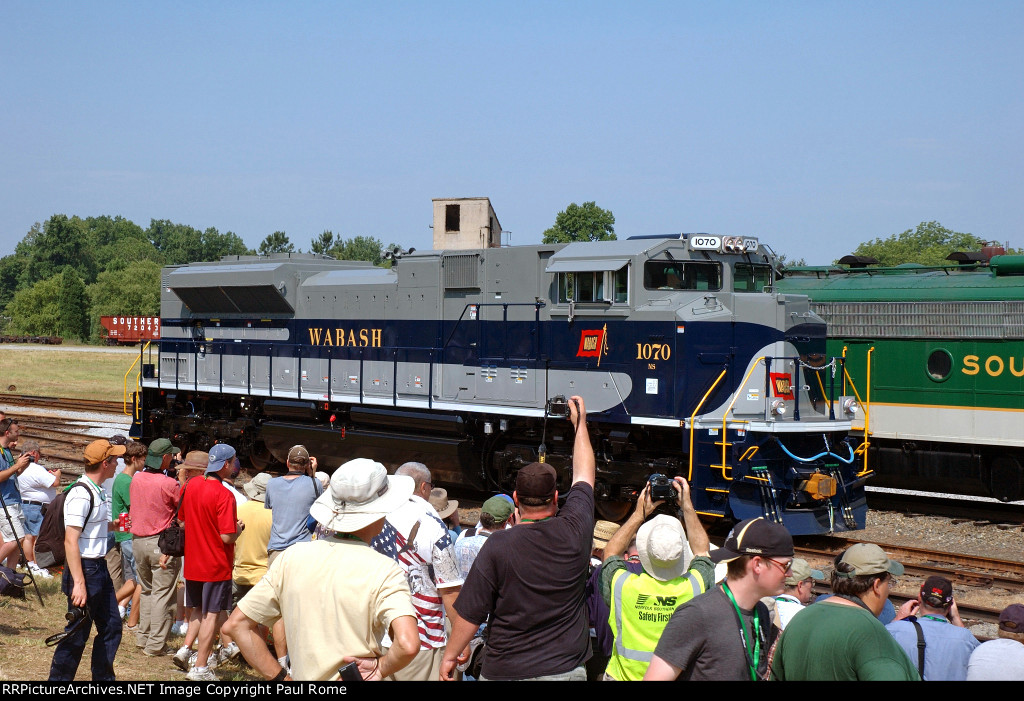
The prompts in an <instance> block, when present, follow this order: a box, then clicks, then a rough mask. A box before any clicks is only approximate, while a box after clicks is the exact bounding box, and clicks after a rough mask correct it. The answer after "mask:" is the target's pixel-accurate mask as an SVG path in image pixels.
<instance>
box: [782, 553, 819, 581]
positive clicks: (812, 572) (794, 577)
mask: <svg viewBox="0 0 1024 701" xmlns="http://www.w3.org/2000/svg"><path fill="white" fill-rule="evenodd" d="M805 579H813V580H814V581H816V582H823V581H825V573H824V572H822V571H821V570H816V569H812V568H811V565H810V563H808V562H807V560H802V559H800V558H799V557H795V558H793V567H792V568H791V569H790V570H789V574H787V575H786V586H787V587H795V586H796V585H797V584H799V583H800V582H802V581H804V580H805Z"/></svg>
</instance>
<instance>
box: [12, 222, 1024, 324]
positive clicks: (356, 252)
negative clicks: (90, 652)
mask: <svg viewBox="0 0 1024 701" xmlns="http://www.w3.org/2000/svg"><path fill="white" fill-rule="evenodd" d="M614 224H615V215H613V214H612V213H611V211H609V210H607V209H603V208H601V207H598V206H597V204H596V203H595V202H584V203H583V204H582V205H578V204H576V203H575V202H574V203H572V204H570V205H569V206H568V207H566V209H565V210H563V211H561V212H559V213H558V215H557V216H556V217H555V223H554V226H552V227H551V228H549V229H547V230H546V231H545V232H544V233H543V241H544V243H568V242H571V241H604V240H613V239H615V238H616V235H615V228H614ZM984 245H986V240H985V239H983V238H980V237H978V236H975V235H973V234H965V233H960V232H956V231H952V230H950V229H947V228H945V227H943V226H942V225H941V224H939V223H938V222H935V221H932V222H921V224H919V225H918V226H917V227H916V228H915V229H907V230H906V231H903V232H901V233H899V234H893V235H891V236H889V237H887V238H876V239H873V240H870V241H866V242H864V243H861V244H860V245H859V246H858V247H857V248H856V249H855V250H854V251H853V252H854V253H855V254H857V255H862V256H871V257H873V258H875V259H876V260H877V261H878V262H879V264H881V265H899V264H901V263H921V264H923V265H940V264H943V263H945V262H946V261H945V258H946V256H948V255H949V254H950V253H952V252H954V251H978V250H981V248H982V247H983V246H984ZM394 248H396V246H395V245H394V244H389V245H387V246H385V245H384V244H383V243H382V242H381V241H380V240H379V239H377V238H374V237H372V236H354V237H351V238H344V237H341V236H338V235H336V234H334V233H333V232H332V231H329V230H328V231H324V232H322V233H321V234H319V235H317V236H314V237H313V238H312V239H311V240H310V243H309V249H308V250H309V252H310V253H316V254H322V255H329V256H332V257H334V258H337V259H341V260H366V261H370V262H371V263H373V264H374V265H380V266H390V265H391V261H390V260H386V259H385V253H386V252H387V251H388V250H393V249H394ZM299 252H301V249H296V247H295V245H294V244H293V243H292V242H291V241H290V240H289V237H288V235H287V234H286V233H285V232H283V231H275V232H273V233H272V234H269V235H267V237H266V238H264V239H263V241H261V242H260V244H259V246H258V247H257V248H256V249H255V250H254V249H251V248H249V247H248V246H246V245H245V242H244V241H243V240H242V238H241V237H240V236H238V235H237V234H235V233H233V232H231V231H228V232H224V233H221V232H220V231H218V230H217V229H216V228H214V227H209V228H207V229H204V230H200V229H196V228H193V227H191V226H188V225H186V224H176V223H174V222H171V221H169V220H166V219H152V220H150V223H149V227H147V228H145V229H143V228H142V227H141V226H139V225H138V224H135V223H134V222H132V221H130V220H128V219H125V218H124V217H120V216H116V217H110V216H99V217H86V218H84V219H83V218H80V217H78V216H70V217H69V216H67V215H65V214H55V215H53V216H52V217H50V218H49V219H48V220H47V221H46V222H44V223H42V224H39V223H36V224H34V225H33V226H32V228H31V229H29V231H28V233H27V234H26V235H25V237H24V238H23V239H22V240H21V241H20V242H19V243H18V244H17V245H16V246H15V249H14V253H13V254H11V255H7V256H4V257H3V258H0V309H3V315H2V321H3V324H2V325H3V332H4V333H6V334H11V335H22V334H24V335H33V336H62V337H64V338H65V339H68V340H80V341H91V342H96V341H98V340H99V338H100V323H99V320H100V317H101V316H104V315H117V316H157V315H159V313H160V269H161V267H163V266H165V265H182V264H185V263H194V262H200V261H215V260H219V259H220V258H221V257H222V256H226V255H256V254H259V255H269V254H271V253H299ZM1007 252H1008V253H1018V254H1019V253H1021V250H1020V249H1009V250H1008V251H1007ZM781 258H782V260H783V261H785V262H786V264H787V265H790V266H793V265H802V264H804V261H803V259H799V260H796V261H787V260H786V256H785V255H783V256H781Z"/></svg>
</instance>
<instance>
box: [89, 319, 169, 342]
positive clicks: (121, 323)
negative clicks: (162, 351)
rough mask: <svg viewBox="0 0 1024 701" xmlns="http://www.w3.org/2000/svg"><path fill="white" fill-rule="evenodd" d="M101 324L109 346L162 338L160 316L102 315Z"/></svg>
mask: <svg viewBox="0 0 1024 701" xmlns="http://www.w3.org/2000/svg"><path fill="white" fill-rule="evenodd" d="M100 324H102V326H103V334H102V335H103V339H104V341H106V343H107V345H108V346H116V345H131V344H133V343H139V342H141V341H153V340H157V339H159V338H160V317H158V316H101V317H100Z"/></svg>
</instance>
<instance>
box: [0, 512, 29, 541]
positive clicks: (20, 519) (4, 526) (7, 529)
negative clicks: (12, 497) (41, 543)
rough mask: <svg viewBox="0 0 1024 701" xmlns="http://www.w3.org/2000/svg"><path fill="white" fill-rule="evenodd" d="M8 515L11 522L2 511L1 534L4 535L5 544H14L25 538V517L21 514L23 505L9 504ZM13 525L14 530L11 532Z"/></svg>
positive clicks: (0, 515)
mask: <svg viewBox="0 0 1024 701" xmlns="http://www.w3.org/2000/svg"><path fill="white" fill-rule="evenodd" d="M7 513H8V514H9V515H10V517H11V519H10V520H9V521H8V520H7V516H6V515H5V514H4V512H3V511H2V510H0V534H2V535H3V538H4V542H5V543H13V542H14V541H15V540H21V539H22V538H24V537H25V517H24V516H23V515H22V513H21V504H7ZM12 523H13V524H14V530H11V524H12Z"/></svg>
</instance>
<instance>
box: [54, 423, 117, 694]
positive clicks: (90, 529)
mask: <svg viewBox="0 0 1024 701" xmlns="http://www.w3.org/2000/svg"><path fill="white" fill-rule="evenodd" d="M124 452H125V447H124V446H123V445H112V444H111V443H110V441H108V440H107V439H105V438H101V439H100V440H98V441H93V442H92V443H90V444H89V445H87V446H86V447H85V474H84V475H82V477H81V478H80V479H79V480H78V481H77V482H75V484H73V485H72V486H71V487H70V488H69V489H70V490H71V491H70V492H68V495H67V497H66V498H65V500H64V526H65V529H66V530H65V535H64V550H65V557H66V559H67V562H66V563H65V564H66V566H65V567H64V577H63V579H62V580H61V589H62V591H63V592H64V593H65V594H66V595H67V597H68V611H76V612H78V613H79V615H80V616H81V615H85V616H86V619H85V620H84V621H82V622H81V623H78V624H76V621H71V622H69V623H68V625H67V628H66V629H65V630H66V632H67V635H66V636H65V637H64V638H63V639H62V640H61V641H60V642H59V643H58V644H57V647H56V649H55V650H54V651H53V662H51V663H50V679H49V680H50V681H73V680H74V678H75V673H76V672H77V671H78V663H79V662H81V661H82V652H83V651H84V650H85V644H86V643H87V642H88V641H89V631H90V630H91V629H92V624H93V623H95V624H96V639H95V640H94V641H93V645H92V664H91V667H92V680H93V681H114V680H115V677H114V656H115V655H116V654H117V648H118V646H119V645H120V644H121V616H120V615H119V614H118V612H117V599H116V598H115V596H114V583H113V582H112V581H111V579H110V572H109V571H108V570H107V561H106V559H105V556H106V554H107V531H108V529H109V527H110V502H109V500H108V499H107V495H106V493H105V492H104V491H103V489H102V488H101V487H100V486H99V485H101V484H102V483H103V481H104V480H107V479H110V478H111V477H113V476H114V472H115V471H116V470H117V457H118V456H119V455H124Z"/></svg>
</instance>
